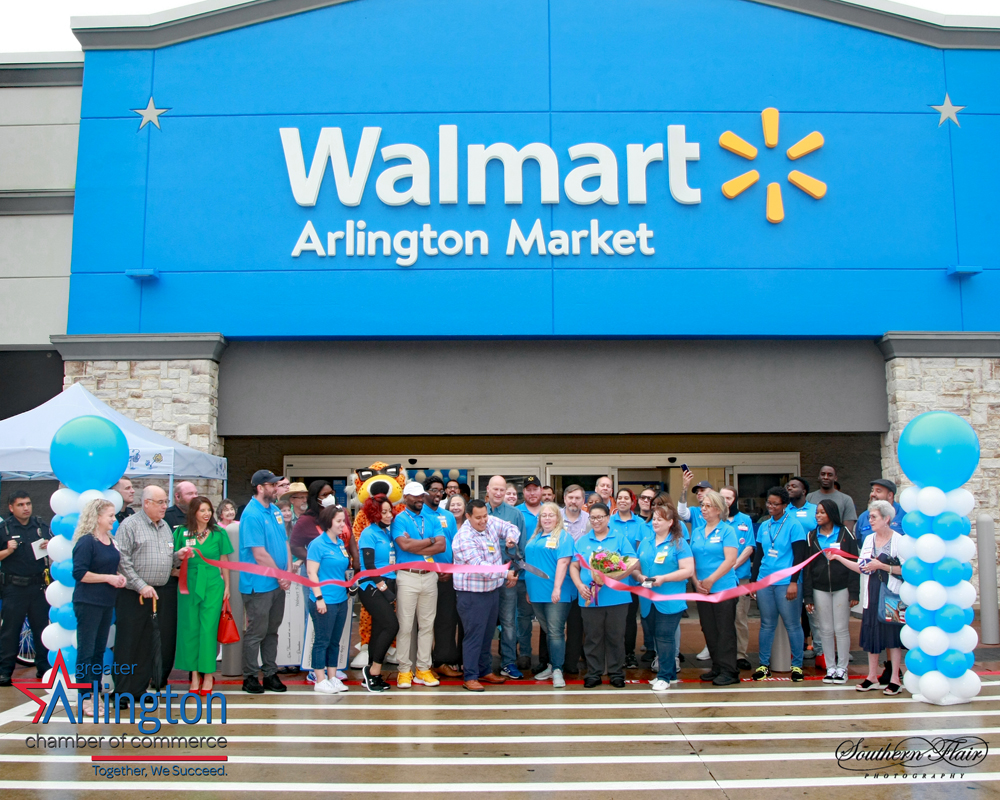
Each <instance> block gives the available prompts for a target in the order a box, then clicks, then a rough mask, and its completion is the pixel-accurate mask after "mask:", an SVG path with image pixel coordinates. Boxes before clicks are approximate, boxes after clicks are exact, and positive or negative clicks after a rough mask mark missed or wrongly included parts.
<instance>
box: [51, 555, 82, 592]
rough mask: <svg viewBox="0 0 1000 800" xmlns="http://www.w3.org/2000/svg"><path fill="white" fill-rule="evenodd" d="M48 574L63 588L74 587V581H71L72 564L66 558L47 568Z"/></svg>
mask: <svg viewBox="0 0 1000 800" xmlns="http://www.w3.org/2000/svg"><path fill="white" fill-rule="evenodd" d="M49 574H50V575H52V578H53V579H54V580H57V581H59V583H61V584H63V585H64V586H76V581H75V580H73V562H72V561H71V560H70V559H68V558H67V559H66V560H65V561H57V562H56V563H54V564H53V565H52V566H51V567H49Z"/></svg>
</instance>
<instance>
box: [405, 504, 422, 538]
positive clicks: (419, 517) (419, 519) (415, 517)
mask: <svg viewBox="0 0 1000 800" xmlns="http://www.w3.org/2000/svg"><path fill="white" fill-rule="evenodd" d="M404 513H406V514H408V515H409V516H410V518H411V519H412V520H413V521H414V523H419V524H420V538H421V539H423V538H424V518H423V516H422V515H417V514H414V513H413V512H412V511H410V509H406V511H405V512H404Z"/></svg>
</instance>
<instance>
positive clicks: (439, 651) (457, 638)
mask: <svg viewBox="0 0 1000 800" xmlns="http://www.w3.org/2000/svg"><path fill="white" fill-rule="evenodd" d="M462 638H463V630H462V620H460V619H459V618H458V603H457V600H456V599H455V584H454V583H453V582H452V580H451V576H449V577H448V580H446V581H438V599H437V613H436V614H435V616H434V649H433V650H432V651H431V662H432V663H433V664H434V666H435V667H439V666H441V665H442V664H461V663H462V649H461V646H460V645H459V642H461V641H462ZM369 649H371V645H369Z"/></svg>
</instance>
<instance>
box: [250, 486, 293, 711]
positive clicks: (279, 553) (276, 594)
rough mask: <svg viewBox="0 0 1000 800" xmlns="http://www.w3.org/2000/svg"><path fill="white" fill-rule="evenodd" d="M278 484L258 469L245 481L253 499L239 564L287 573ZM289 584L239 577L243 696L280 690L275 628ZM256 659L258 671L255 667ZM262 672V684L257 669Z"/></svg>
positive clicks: (281, 687) (283, 524) (253, 576)
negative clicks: (241, 612) (244, 620)
mask: <svg viewBox="0 0 1000 800" xmlns="http://www.w3.org/2000/svg"><path fill="white" fill-rule="evenodd" d="M280 480H281V478H279V477H278V476H277V475H275V474H274V473H273V472H271V471H270V470H266V469H259V470H257V471H256V472H255V473H254V474H253V477H252V478H251V479H250V485H251V486H253V492H254V494H253V497H252V498H251V500H250V502H249V503H247V504H246V507H245V508H244V509H243V514H242V515H241V516H240V561H242V562H244V563H256V564H260V565H261V566H262V567H273V568H275V569H281V570H287V569H288V543H287V540H286V537H285V519H284V517H282V516H281V511H280V510H279V509H278V507H277V506H275V505H273V502H274V500H275V498H276V497H277V486H278V482H279V481H280ZM289 586H291V583H290V582H289V581H287V580H284V579H280V580H279V579H277V578H268V577H266V576H264V575H252V574H250V573H249V572H241V573H240V594H241V595H242V596H243V613H244V614H245V616H246V627H245V629H244V632H243V691H244V692H249V693H250V694H261V693H263V691H264V690H265V689H267V690H268V691H271V692H283V691H285V684H283V683H282V682H281V679H280V678H279V677H278V674H277V673H278V665H277V663H276V659H277V657H278V628H280V627H281V620H282V618H283V617H284V615H285V592H287V591H288V587H289ZM258 653H259V654H260V660H261V662H262V667H258V665H257V656H258ZM261 668H263V672H264V680H263V682H261V681H258V680H257V670H258V669H261Z"/></svg>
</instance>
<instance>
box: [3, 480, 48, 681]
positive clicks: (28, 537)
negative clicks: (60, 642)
mask: <svg viewBox="0 0 1000 800" xmlns="http://www.w3.org/2000/svg"><path fill="white" fill-rule="evenodd" d="M7 505H8V508H9V509H10V515H9V516H8V517H7V519H5V520H4V521H3V522H0V581H2V588H0V592H2V594H0V597H2V598H3V605H2V610H0V686H10V685H11V674H12V673H13V672H14V665H15V664H16V663H17V651H18V648H19V646H20V642H21V629H22V628H23V627H24V618H25V617H27V618H28V624H29V625H30V626H31V636H32V638H33V639H34V644H35V673H36V674H37V676H38V677H39V678H41V677H42V676H43V675H44V674H45V671H46V670H47V669H48V668H49V653H48V651H47V650H46V649H45V645H43V644H42V630H43V629H44V628H45V626H46V625H48V624H49V604H48V601H47V600H46V599H45V566H46V564H47V562H48V559H46V558H35V553H34V549H33V548H32V543H33V542H35V541H37V540H39V539H41V540H43V541H44V544H42V545H40V547H41V548H42V549H45V548H46V547H48V540H49V539H50V538H51V536H52V534H51V533H50V532H49V526H48V525H46V524H45V523H44V522H42V521H41V520H40V519H39V518H38V517H34V516H32V515H31V497H30V496H29V495H28V493H27V492H23V491H21V492H14V494H12V495H11V496H10V499H9V500H8V501H7Z"/></svg>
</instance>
